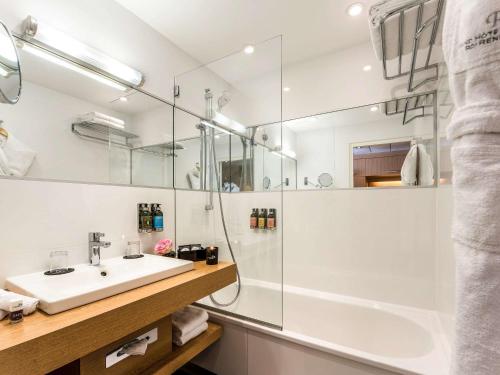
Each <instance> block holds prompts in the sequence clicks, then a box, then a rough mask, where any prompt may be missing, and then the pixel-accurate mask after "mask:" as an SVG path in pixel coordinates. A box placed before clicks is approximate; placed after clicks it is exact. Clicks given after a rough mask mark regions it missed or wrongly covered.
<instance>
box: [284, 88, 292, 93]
mask: <svg viewBox="0 0 500 375" xmlns="http://www.w3.org/2000/svg"><path fill="white" fill-rule="evenodd" d="M290 90H291V88H290V87H283V91H284V92H290Z"/></svg>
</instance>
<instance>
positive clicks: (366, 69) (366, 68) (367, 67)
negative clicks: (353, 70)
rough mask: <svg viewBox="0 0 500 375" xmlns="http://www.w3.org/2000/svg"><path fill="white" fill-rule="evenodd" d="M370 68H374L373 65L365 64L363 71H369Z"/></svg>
mask: <svg viewBox="0 0 500 375" xmlns="http://www.w3.org/2000/svg"><path fill="white" fill-rule="evenodd" d="M370 70H372V66H371V65H365V66H364V67H363V71H365V72H369V71H370Z"/></svg>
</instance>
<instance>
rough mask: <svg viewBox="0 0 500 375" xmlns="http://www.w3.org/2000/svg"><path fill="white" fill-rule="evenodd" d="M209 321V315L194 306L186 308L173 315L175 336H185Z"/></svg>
mask: <svg viewBox="0 0 500 375" xmlns="http://www.w3.org/2000/svg"><path fill="white" fill-rule="evenodd" d="M207 320H208V313H207V312H206V311H205V310H203V309H200V308H198V307H194V306H186V307H184V308H182V309H180V310H178V311H176V312H174V313H173V314H172V328H173V331H174V334H177V335H181V336H182V335H185V334H187V333H189V332H191V331H193V330H194V329H195V328H197V327H199V326H200V325H202V324H203V323H206V321H207Z"/></svg>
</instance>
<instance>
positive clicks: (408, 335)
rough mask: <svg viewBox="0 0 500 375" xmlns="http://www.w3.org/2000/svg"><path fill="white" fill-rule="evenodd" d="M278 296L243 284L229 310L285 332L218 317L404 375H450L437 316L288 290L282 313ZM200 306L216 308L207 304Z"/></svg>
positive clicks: (222, 295) (274, 290)
mask: <svg viewBox="0 0 500 375" xmlns="http://www.w3.org/2000/svg"><path fill="white" fill-rule="evenodd" d="M280 295H281V291H280V289H279V285H277V284H270V283H262V282H259V281H254V280H244V285H243V288H242V292H241V295H240V298H239V300H238V301H237V303H235V304H234V305H232V306H230V307H229V308H226V310H227V311H229V312H230V313H233V314H237V315H241V316H249V317H251V318H253V319H255V320H260V321H264V322H267V323H271V324H274V325H280V323H281V321H283V330H282V331H280V330H278V329H273V328H269V327H263V326H262V325H259V324H256V323H254V322H248V321H245V320H243V319H238V317H235V316H227V315H221V314H219V313H216V312H215V313H214V316H216V317H217V318H219V319H223V320H230V321H232V322H233V323H234V322H237V323H238V324H240V325H243V326H245V327H247V328H250V329H254V330H257V331H260V332H264V333H267V334H270V335H272V336H275V337H279V338H281V339H285V340H288V341H292V342H295V343H298V344H301V345H304V346H307V347H309V348H314V349H317V350H320V351H323V352H328V353H331V354H334V355H336V356H340V357H344V358H348V359H351V360H354V361H357V362H361V363H364V364H368V365H372V366H374V367H377V368H382V369H386V370H389V371H394V372H397V373H401V374H425V375H446V374H448V362H449V354H448V351H449V350H448V348H447V345H446V341H445V339H444V334H443V332H442V329H441V327H440V324H439V321H438V318H437V315H436V313H435V312H433V311H429V310H422V309H416V308H412V307H406V306H399V305H393V304H387V303H380V302H374V301H369V300H364V299H358V298H353V297H346V296H341V295H335V294H331V293H323V292H318V291H312V290H308V289H302V288H296V287H289V286H285V287H284V292H283V310H282V309H281V301H282V300H281V298H280ZM231 296H234V289H232V288H226V289H225V290H223V291H220V292H218V294H217V297H218V299H220V300H222V301H227V300H229V299H230V297H231ZM200 302H201V303H203V304H205V305H207V306H212V304H211V302H210V301H209V299H208V298H206V299H203V300H202V301H200ZM212 307H213V306H212ZM282 314H283V315H282ZM282 317H283V319H281V318H282Z"/></svg>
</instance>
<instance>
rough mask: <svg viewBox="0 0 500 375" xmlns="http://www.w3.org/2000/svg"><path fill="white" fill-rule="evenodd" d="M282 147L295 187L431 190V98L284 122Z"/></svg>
mask: <svg viewBox="0 0 500 375" xmlns="http://www.w3.org/2000/svg"><path fill="white" fill-rule="evenodd" d="M283 144H284V145H285V146H284V147H288V150H289V152H292V153H293V154H294V155H295V159H296V164H297V178H296V181H297V184H298V185H297V188H298V189H318V188H330V189H336V188H352V187H354V188H357V187H387V186H432V185H434V183H435V181H434V180H435V178H434V171H435V170H436V120H435V110H434V95H433V94H432V93H430V94H423V95H419V96H418V97H411V98H409V99H407V98H402V99H398V100H393V101H391V102H387V103H381V104H378V105H370V106H365V107H359V108H353V109H347V110H342V111H336V112H331V113H326V114H322V115H317V116H311V117H306V118H301V119H296V120H291V121H286V122H284V123H283ZM287 175H293V173H291V172H287V168H286V166H284V176H285V179H286V178H287Z"/></svg>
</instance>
